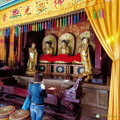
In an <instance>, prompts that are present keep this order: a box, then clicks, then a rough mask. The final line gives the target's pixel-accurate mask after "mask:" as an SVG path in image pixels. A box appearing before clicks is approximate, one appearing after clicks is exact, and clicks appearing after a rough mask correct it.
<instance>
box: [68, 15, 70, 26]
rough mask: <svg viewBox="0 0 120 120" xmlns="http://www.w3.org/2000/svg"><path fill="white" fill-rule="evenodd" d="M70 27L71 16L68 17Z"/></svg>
mask: <svg viewBox="0 0 120 120" xmlns="http://www.w3.org/2000/svg"><path fill="white" fill-rule="evenodd" d="M68 25H70V16H68Z"/></svg>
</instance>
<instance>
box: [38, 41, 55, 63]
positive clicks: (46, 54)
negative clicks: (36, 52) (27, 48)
mask: <svg viewBox="0 0 120 120" xmlns="http://www.w3.org/2000/svg"><path fill="white" fill-rule="evenodd" d="M51 45H52V42H50V41H46V42H45V48H44V49H43V54H42V55H41V56H40V62H41V63H47V62H51V57H52V56H53V54H54V48H53V47H52V46H51Z"/></svg>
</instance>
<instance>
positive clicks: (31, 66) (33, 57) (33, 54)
mask: <svg viewBox="0 0 120 120" xmlns="http://www.w3.org/2000/svg"><path fill="white" fill-rule="evenodd" d="M35 46H36V45H35V43H32V44H31V47H30V48H29V59H28V63H27V71H26V75H28V76H33V75H34V74H35V73H36V65H37V55H38V53H37V50H36V48H35Z"/></svg>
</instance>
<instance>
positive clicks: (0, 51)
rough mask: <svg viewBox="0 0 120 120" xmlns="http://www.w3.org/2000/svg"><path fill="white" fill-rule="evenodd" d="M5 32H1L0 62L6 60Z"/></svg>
mask: <svg viewBox="0 0 120 120" xmlns="http://www.w3.org/2000/svg"><path fill="white" fill-rule="evenodd" d="M4 43H5V42H4V31H0V60H4V53H5V51H4Z"/></svg>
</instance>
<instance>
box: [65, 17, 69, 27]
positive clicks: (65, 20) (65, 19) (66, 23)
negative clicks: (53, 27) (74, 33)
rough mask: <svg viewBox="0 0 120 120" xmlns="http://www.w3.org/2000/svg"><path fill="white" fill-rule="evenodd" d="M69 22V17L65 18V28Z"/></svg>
mask: <svg viewBox="0 0 120 120" xmlns="http://www.w3.org/2000/svg"><path fill="white" fill-rule="evenodd" d="M67 21H68V20H67V17H65V26H67Z"/></svg>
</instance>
